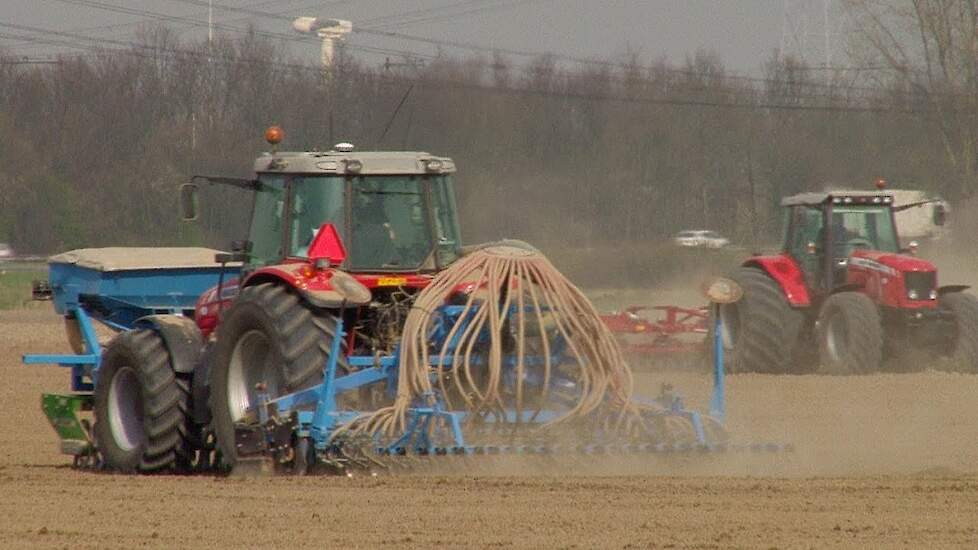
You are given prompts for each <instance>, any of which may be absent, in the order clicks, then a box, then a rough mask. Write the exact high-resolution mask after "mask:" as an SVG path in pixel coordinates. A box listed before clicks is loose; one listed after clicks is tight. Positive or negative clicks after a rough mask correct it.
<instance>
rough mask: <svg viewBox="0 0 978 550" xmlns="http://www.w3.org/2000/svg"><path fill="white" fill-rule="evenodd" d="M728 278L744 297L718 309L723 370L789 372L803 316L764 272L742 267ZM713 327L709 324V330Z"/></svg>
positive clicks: (733, 371)
mask: <svg viewBox="0 0 978 550" xmlns="http://www.w3.org/2000/svg"><path fill="white" fill-rule="evenodd" d="M730 277H731V278H732V279H733V280H734V281H736V282H737V284H739V285H740V286H741V288H742V289H743V291H744V295H743V297H742V298H741V299H740V300H739V301H737V302H734V303H732V304H721V305H720V307H719V310H720V320H721V322H722V324H721V334H720V338H722V339H723V347H724V363H725V367H726V368H727V370H728V371H729V372H732V373H739V372H765V373H787V372H792V371H793V368H792V351H793V349H794V347H795V344H796V342H797V341H798V333H799V331H800V329H801V326H802V323H803V321H804V314H803V313H802V312H800V311H797V310H794V309H792V307H791V305H790V304H789V303H788V300H787V299H786V298H785V296H784V292H782V290H781V286H780V285H778V283H777V282H776V281H774V280H773V279H772V278H771V277H769V276H768V275H767V273H765V272H764V271H763V270H761V269H758V268H756V267H741V268H739V269H738V270H737V271H735V272H734V273H732V274H731V276H730ZM713 326H714V323H713V322H712V321H711V323H710V330H711V331H712V330H713Z"/></svg>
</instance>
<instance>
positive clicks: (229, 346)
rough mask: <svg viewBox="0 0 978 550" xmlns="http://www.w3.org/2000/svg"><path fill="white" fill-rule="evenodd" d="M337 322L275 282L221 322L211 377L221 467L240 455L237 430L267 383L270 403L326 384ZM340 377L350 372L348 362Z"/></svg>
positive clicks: (245, 296) (254, 291)
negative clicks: (239, 422) (323, 381)
mask: <svg viewBox="0 0 978 550" xmlns="http://www.w3.org/2000/svg"><path fill="white" fill-rule="evenodd" d="M335 334H336V319H335V317H334V316H332V315H331V314H329V313H327V312H324V311H319V310H316V309H315V308H313V307H312V306H310V305H309V304H308V303H306V302H305V301H304V300H302V299H301V298H300V297H299V296H298V295H297V294H296V293H295V292H293V291H292V290H291V289H289V288H287V287H285V286H282V285H279V284H274V283H263V284H258V285H255V286H250V287H246V288H245V289H244V290H242V291H241V294H240V296H238V298H237V299H236V300H235V301H234V304H233V305H232V306H231V308H230V309H229V310H228V312H227V315H226V317H225V318H224V320H222V321H221V324H220V326H219V327H218V333H217V345H216V349H215V360H214V365H213V368H212V370H211V373H210V376H211V378H210V409H211V415H212V416H211V422H212V426H213V429H214V434H215V437H216V440H217V441H216V442H217V448H218V451H219V452H220V457H221V461H222V463H223V465H224V466H225V467H227V468H233V467H234V465H235V463H236V462H237V458H238V453H237V449H236V446H235V437H234V425H235V423H236V422H238V421H240V420H242V419H243V418H244V417H245V416H246V412H247V411H248V410H249V409H250V408H252V407H254V406H255V405H256V404H257V403H258V392H257V389H256V387H257V386H258V385H259V384H264V386H265V392H266V394H267V396H268V398H269V399H275V398H277V397H280V396H283V395H286V394H289V393H292V392H295V391H298V390H302V389H305V388H308V387H311V386H314V385H316V384H319V383H321V382H322V380H323V367H324V366H325V365H326V360H327V358H328V357H329V351H330V347H331V345H332V341H333V337H334V335H335ZM337 370H338V372H346V371H349V367H348V366H347V364H346V360H345V359H344V358H340V362H339V363H338V365H337Z"/></svg>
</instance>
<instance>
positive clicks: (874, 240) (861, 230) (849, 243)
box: [832, 206, 899, 255]
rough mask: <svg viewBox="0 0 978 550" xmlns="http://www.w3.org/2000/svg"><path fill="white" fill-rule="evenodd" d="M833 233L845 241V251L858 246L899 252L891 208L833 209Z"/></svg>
mask: <svg viewBox="0 0 978 550" xmlns="http://www.w3.org/2000/svg"><path fill="white" fill-rule="evenodd" d="M832 226H833V227H832V233H833V235H834V239H835V240H836V242H838V243H840V244H844V245H845V246H846V248H847V250H846V253H847V255H848V253H850V252H851V251H852V250H855V249H857V248H865V249H869V250H879V251H881V252H898V251H899V246H898V244H897V237H896V231H895V230H894V228H893V218H892V217H891V216H890V209H889V207H885V206H879V207H865V206H859V207H846V206H836V207H835V208H833V209H832Z"/></svg>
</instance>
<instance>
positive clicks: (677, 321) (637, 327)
mask: <svg viewBox="0 0 978 550" xmlns="http://www.w3.org/2000/svg"><path fill="white" fill-rule="evenodd" d="M643 311H659V312H662V315H661V316H660V317H659V318H658V319H649V318H647V317H645V316H642V315H639V313H641V312H643ZM601 319H602V320H603V321H604V323H605V324H606V325H607V326H608V328H609V329H611V332H613V333H614V334H615V335H616V336H618V337H619V338H618V340H619V342H620V343H621V346H622V351H623V352H625V353H626V354H635V355H654V354H665V353H687V352H695V351H697V350H699V349H700V348H701V347H702V345H703V338H697V339H695V340H692V339H680V338H679V336H680V335H684V334H686V335H689V334H697V335H703V337H704V338H705V336H706V333H707V321H708V319H709V312H708V310H707V309H706V308H694V309H690V308H684V307H679V306H631V307H628V308H625V309H624V310H622V311H616V312H614V313H609V314H606V315H602V316H601ZM626 336H627V337H626Z"/></svg>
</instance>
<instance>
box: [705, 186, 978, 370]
mask: <svg viewBox="0 0 978 550" xmlns="http://www.w3.org/2000/svg"><path fill="white" fill-rule="evenodd" d="M877 187H878V188H880V191H879V192H875V193H874V192H867V191H841V192H823V193H802V194H799V195H795V196H792V197H788V198H785V199H783V200H782V202H781V204H782V206H784V208H785V222H786V223H785V227H786V230H785V241H784V247H783V250H782V252H781V254H778V255H774V256H754V257H752V258H750V259H749V260H747V261H746V262H745V263H744V264H743V266H742V267H741V268H740V269H739V270H737V271H736V272H735V273H733V274H732V275H731V278H733V279H734V280H735V281H736V282H737V283H738V284H740V285H741V287H743V288H744V298H743V300H741V301H740V302H738V303H736V304H731V305H726V306H723V307H721V308H720V315H721V316H723V317H724V319H723V321H724V323H723V325H724V327H725V329H724V334H722V338H723V341H724V343H725V346H726V348H727V349H728V351H729V352H728V353H727V354H726V356H727V357H729V358H730V361H729V363H728V366H729V367H730V369H731V370H734V371H762V372H809V371H811V370H812V369H814V368H816V367H818V366H821V367H822V369H823V370H825V371H827V372H835V373H859V372H870V371H874V370H877V369H878V368H880V366H881V365H882V361H883V359H884V358H905V357H909V354H908V353H907V352H908V351H910V350H925V351H927V352H929V353H930V355H931V356H934V357H938V358H946V359H950V360H951V361H952V362H953V363H954V364H955V365H956V368H961V369H963V370H968V371H978V299H976V298H975V297H974V296H972V295H971V294H967V293H964V292H962V291H963V290H965V289H966V288H967V287H966V286H963V285H949V286H944V287H938V280H937V270H936V268H935V267H934V265H933V264H931V263H930V262H928V261H925V260H923V259H920V258H917V257H915V256H914V255H913V254H914V252H915V248H916V246H915V244H914V243H910V246H909V247H908V248H907V249H906V250H902V249H901V248H900V244H899V243H900V240H899V236H898V233H897V225H896V221H895V216H894V214H895V213H896V212H898V211H901V210H902V209H907V208H915V207H917V206H920V205H922V204H930V203H935V204H934V208H933V223H934V225H943V224H944V221H945V217H946V211H945V209H944V208H943V205H941V204H939V203H937V200H927V201H923V202H917V203H908V204H904V205H900V206H899V207H895V206H894V204H893V203H894V199H893V196H892V195H890V194H888V193H886V192H883V191H882V187H883V186H882V185H880V184H879V183H878V185H877ZM816 351H817V353H816ZM926 356H927V355H923V357H926Z"/></svg>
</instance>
